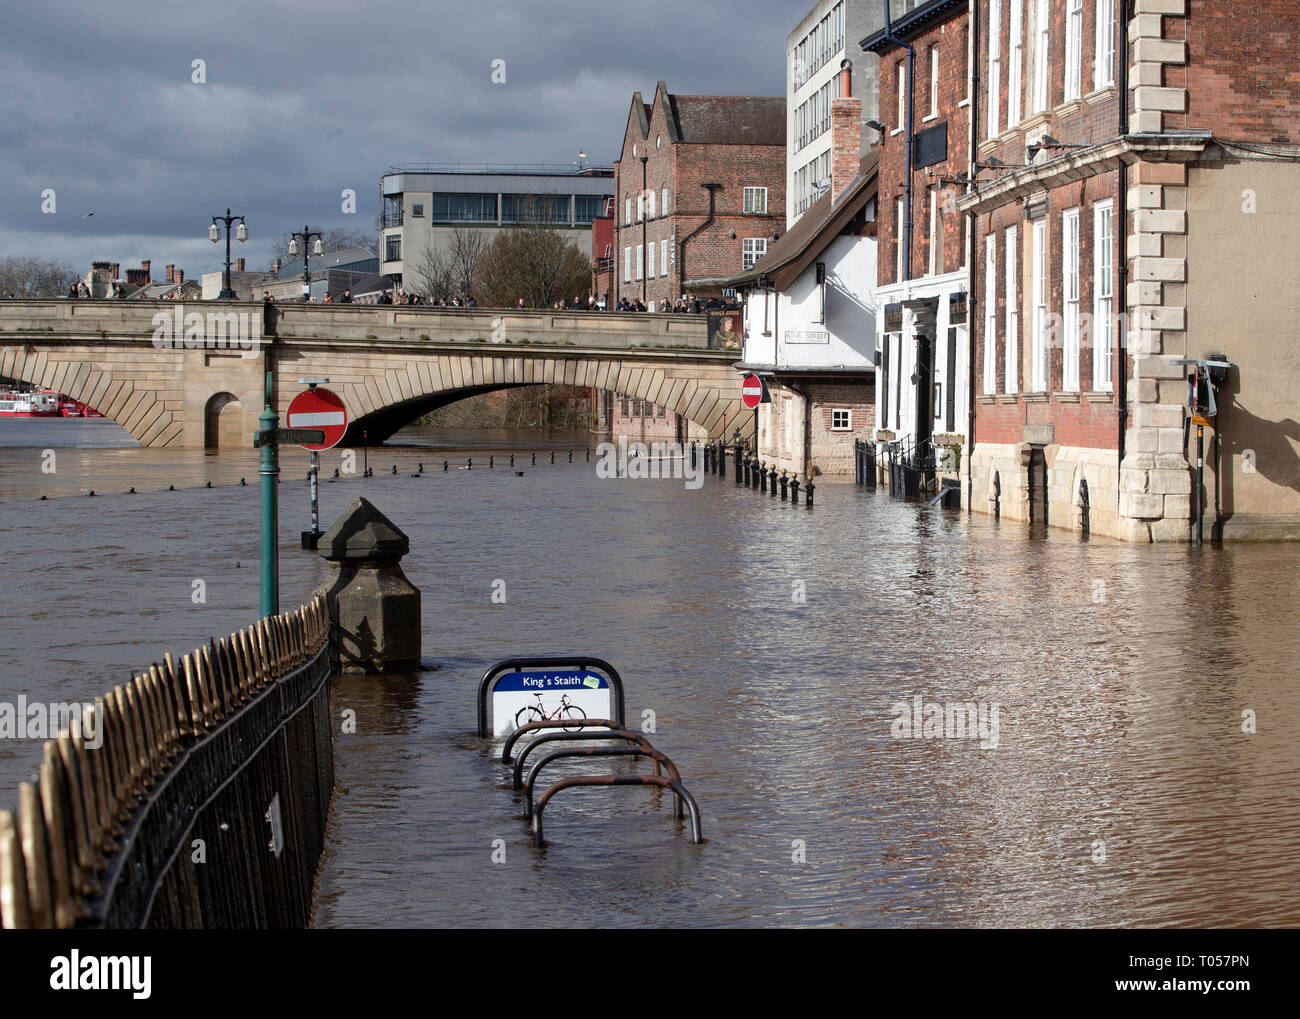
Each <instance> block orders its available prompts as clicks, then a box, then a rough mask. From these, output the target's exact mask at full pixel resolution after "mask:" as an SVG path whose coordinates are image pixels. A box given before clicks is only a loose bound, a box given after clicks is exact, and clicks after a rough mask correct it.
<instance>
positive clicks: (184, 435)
mask: <svg viewBox="0 0 1300 1019" xmlns="http://www.w3.org/2000/svg"><path fill="white" fill-rule="evenodd" d="M740 353H741V352H740V351H739V350H725V351H724V350H709V349H707V337H706V324H705V319H704V317H703V316H695V315H662V314H659V315H654V314H636V313H604V312H583V311H564V312H560V311H524V310H518V311H514V310H511V311H502V310H492V309H484V308H429V307H422V306H418V305H417V306H406V305H317V304H287V305H274V306H263V304H262V303H261V302H234V301H222V302H215V301H209V302H191V303H184V304H182V303H180V302H173V301H77V300H66V299H60V300H42V301H21V300H12V301H11V300H5V301H0V379H6V380H11V381H14V382H24V383H29V384H31V385H33V386H37V387H40V388H43V389H51V390H56V391H58V392H60V393H63V394H64V395H66V396H69V397H72V398H73V399H76V400H80V401H82V402H83V403H86V404H88V405H89V406H91V407H93V408H95V409H96V410H98V411H99V412H100V413H101V414H103V415H104V416H105V417H109V418H112V419H113V420H114V421H116V422H117V423H118V424H120V425H121V426H122V427H123V428H125V429H126V430H127V431H128V432H130V433H131V435H132V436H134V437H135V438H136V439H137V440H138V441H139V442H140V443H141V444H142V445H145V446H182V447H207V448H214V447H218V446H224V447H231V446H240V447H243V448H248V447H249V446H251V443H252V436H253V433H254V432H255V431H257V429H258V421H257V418H258V415H259V414H261V412H262V410H263V408H264V406H265V404H264V398H263V394H264V391H265V389H264V387H265V377H266V375H265V373H266V372H268V371H269V372H271V373H272V385H273V393H274V395H275V404H276V409H277V411H278V412H279V413H280V414H281V424H283V423H284V421H283V415H284V412H285V408H286V407H287V405H288V402H289V400H290V399H292V398H293V396H294V395H295V394H296V393H297V392H299V391H300V390H301V389H302V388H303V387H302V386H301V385H299V384H298V382H297V380H298V379H300V378H309V377H310V378H328V379H329V380H330V383H329V388H330V389H332V390H333V391H334V392H336V393H337V394H338V395H339V396H340V397H342V398H343V400H344V402H345V404H346V405H347V408H348V420H349V423H350V428H349V433H348V436H347V437H346V438H345V440H344V441H345V443H347V444H349V445H360V444H361V441H360V440H361V432H362V431H363V430H364V431H365V432H366V433H367V434H368V441H369V442H370V443H371V444H372V445H373V444H376V443H379V442H382V441H383V440H384V439H386V438H388V437H389V436H390V435H392V434H393V432H395V431H397V430H398V429H399V428H401V427H403V426H404V425H406V424H409V423H410V422H412V421H414V420H415V419H416V418H418V417H420V416H421V415H423V414H426V413H428V412H429V411H431V410H434V409H436V408H438V407H441V406H444V405H446V404H448V403H453V402H455V401H456V400H460V399H464V398H465V397H467V396H473V395H476V394H478V393H486V392H490V391H492V390H496V389H510V388H514V387H518V386H527V385H536V384H541V383H558V384H565V385H572V386H589V387H592V388H593V389H606V390H610V391H612V392H618V393H624V394H626V395H628V396H630V397H634V398H637V399H641V400H646V401H649V402H652V403H657V404H659V405H661V406H664V407H667V408H669V409H670V410H672V411H675V412H676V413H678V414H681V415H682V416H683V417H685V418H686V419H688V420H690V421H693V422H695V423H696V424H699V425H701V426H702V427H704V428H705V429H706V430H707V431H708V433H709V435H710V436H711V437H718V436H725V435H730V434H731V431H732V429H733V428H735V427H737V426H739V425H741V423H742V421H743V420H747V419H748V414H749V412H747V411H745V410H744V409H743V408H742V406H741V404H740V376H739V375H738V374H737V373H736V371H735V369H734V367H733V365H734V364H735V362H736V361H738V360H739V359H740Z"/></svg>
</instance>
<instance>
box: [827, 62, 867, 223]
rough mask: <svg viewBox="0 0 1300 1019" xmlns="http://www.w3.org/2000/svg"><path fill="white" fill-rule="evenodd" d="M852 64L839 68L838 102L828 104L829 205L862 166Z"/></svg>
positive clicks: (859, 117)
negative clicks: (829, 117) (853, 93)
mask: <svg viewBox="0 0 1300 1019" xmlns="http://www.w3.org/2000/svg"><path fill="white" fill-rule="evenodd" d="M852 91H853V64H852V63H851V62H850V61H848V60H845V61H844V62H843V63H841V64H840V94H839V98H837V99H832V100H831V201H832V202H834V201H836V200H837V199H838V198H839V197H840V195H841V194H843V193H844V189H845V188H847V187H848V186H849V183H850V182H851V181H852V180H853V179H854V178H855V177H856V176H857V175H858V170H859V169H860V168H861V166H862V100H861V99H854V98H853V96H852Z"/></svg>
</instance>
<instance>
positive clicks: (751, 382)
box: [740, 375, 763, 410]
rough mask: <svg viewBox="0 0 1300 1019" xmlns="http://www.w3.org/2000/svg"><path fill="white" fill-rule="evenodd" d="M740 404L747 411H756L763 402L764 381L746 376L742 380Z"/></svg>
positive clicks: (756, 377) (754, 376) (755, 376)
mask: <svg viewBox="0 0 1300 1019" xmlns="http://www.w3.org/2000/svg"><path fill="white" fill-rule="evenodd" d="M740 402H741V403H743V404H744V405H745V409H746V410H754V409H755V408H756V407H757V406H758V405H759V404H760V403H762V402H763V380H762V379H760V378H759V377H758V376H757V375H746V376H745V377H744V378H743V379H742V380H741V382H740Z"/></svg>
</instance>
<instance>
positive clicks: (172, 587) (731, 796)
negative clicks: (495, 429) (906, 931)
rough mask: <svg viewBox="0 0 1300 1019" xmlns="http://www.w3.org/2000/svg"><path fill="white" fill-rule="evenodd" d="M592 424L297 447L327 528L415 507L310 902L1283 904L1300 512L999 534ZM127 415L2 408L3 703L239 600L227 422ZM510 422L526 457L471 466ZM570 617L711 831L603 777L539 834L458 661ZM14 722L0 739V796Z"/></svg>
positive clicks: (1025, 919) (996, 527)
mask: <svg viewBox="0 0 1300 1019" xmlns="http://www.w3.org/2000/svg"><path fill="white" fill-rule="evenodd" d="M584 442H585V437H584V436H582V435H550V436H540V437H539V436H537V435H536V434H535V433H526V434H518V435H486V436H484V435H478V434H476V433H455V432H448V431H446V430H443V431H430V430H425V431H423V432H420V433H411V432H406V433H400V434H399V435H398V436H397V437H395V440H394V443H393V444H391V445H389V446H387V447H385V448H383V449H382V450H371V451H370V453H369V463H370V466H372V467H373V468H374V469H375V476H374V477H373V478H370V479H362V478H361V477H359V476H352V477H344V478H341V479H340V480H338V481H337V482H334V481H330V480H328V479H329V475H330V474H331V473H332V470H333V468H334V466H337V465H338V463H339V458H338V452H337V451H336V452H334V453H327V454H324V455H323V456H322V477H323V479H326V480H325V483H323V484H322V486H321V519H322V523H323V524H324V525H326V526H328V524H329V523H330V522H332V521H333V520H334V519H335V518H336V517H337V516H338V515H339V514H340V513H342V512H343V511H344V510H345V509H346V507H347V506H348V504H349V503H350V502H351V501H352V500H353V499H354V498H355V497H356V496H358V495H362V494H364V495H365V496H366V498H367V499H369V500H370V501H372V502H373V503H374V504H375V506H376V507H377V508H378V509H379V510H380V511H381V512H383V513H384V514H386V515H387V516H388V517H389V518H390V519H392V520H393V521H394V522H395V523H396V524H397V525H398V526H399V527H401V528H402V529H403V530H404V531H405V532H406V533H407V534H408V535H409V536H410V539H411V552H410V554H409V555H408V556H407V557H406V558H405V559H404V560H403V563H402V566H403V569H404V571H405V573H406V575H407V577H408V578H409V579H410V580H411V582H412V583H414V584H415V585H416V586H417V587H419V588H420V589H421V592H422V602H423V604H422V613H423V657H424V669H423V671H421V672H420V673H418V674H416V675H410V676H397V677H384V678H373V677H370V678H361V677H341V678H337V679H336V680H335V681H334V703H333V712H334V714H335V716H336V717H341V715H342V713H343V712H344V711H345V709H351V710H353V711H355V717H356V732H355V733H342V732H340V734H339V736H338V738H337V743H336V766H337V781H338V789H337V791H336V796H335V802H334V816H333V819H332V822H331V831H330V844H329V846H328V848H327V850H326V858H325V861H324V863H323V865H322V871H321V876H320V882H319V889H318V896H317V905H316V924H317V925H318V926H321V927H381V926H383V927H388V926H410V927H423V926H511V927H514V926H596V927H633V926H676V925H683V926H685V925H691V926H719V927H721V926H759V925H791V926H794V925H853V926H970V927H974V926H1081V925H1094V926H1197V927H1200V926H1256V925H1259V926H1295V925H1297V924H1300V866H1298V865H1297V858H1296V852H1295V848H1294V847H1295V845H1296V843H1297V842H1298V841H1300V802H1298V800H1300V798H1298V797H1297V794H1296V791H1295V789H1296V776H1297V775H1298V774H1300V666H1297V664H1296V662H1297V660H1300V627H1297V625H1296V605H1297V598H1298V596H1300V548H1298V547H1296V546H1294V545H1286V546H1282V545H1277V546H1263V545H1260V546H1247V545H1242V546H1229V547H1227V548H1222V549H1220V548H1214V547H1210V546H1207V547H1205V548H1203V549H1200V550H1192V549H1188V548H1185V547H1182V546H1169V547H1160V546H1156V547H1143V546H1131V545H1124V544H1119V543H1114V542H1109V541H1105V540H1101V539H1097V540H1094V541H1092V542H1090V543H1081V542H1079V541H1078V540H1077V539H1076V538H1074V537H1072V536H1070V535H1069V534H1066V533H1065V532H1058V531H1052V532H1049V533H1048V534H1047V535H1046V537H1044V538H1038V539H1036V540H1029V539H1028V537H1027V535H1026V533H1025V531H1024V529H1023V527H1021V526H1020V525H1017V524H999V523H997V522H995V521H993V520H991V519H990V518H987V517H983V516H977V517H973V518H972V517H967V516H966V515H964V514H957V513H950V512H945V511H941V510H930V509H926V508H924V507H920V506H917V505H915V504H908V503H902V502H896V501H892V500H890V499H889V497H888V496H887V495H885V494H884V493H875V492H864V491H860V490H857V489H855V488H854V487H852V486H851V485H848V484H841V483H833V482H826V483H824V484H819V485H818V487H817V505H816V507H815V508H814V509H812V510H808V509H806V508H805V507H803V506H800V507H798V508H794V507H791V506H790V504H789V503H784V502H782V501H781V500H780V499H772V498H770V497H768V496H762V495H759V494H758V493H757V492H752V491H749V490H747V489H741V488H738V487H737V486H736V485H735V484H734V483H733V482H732V481H730V480H727V481H725V482H724V481H720V480H719V479H717V478H715V477H710V476H706V477H705V479H704V484H703V486H702V487H701V488H699V489H698V490H691V489H688V488H687V487H685V486H684V485H683V484H682V482H681V481H670V480H653V481H652V480H627V479H623V480H599V479H597V478H596V476H595V459H594V457H593V461H592V463H591V464H586V463H584V462H581V461H582V459H583V457H582V453H581V452H579V453H577V454H576V455H575V457H574V460H575V462H574V463H573V464H572V465H570V464H567V463H566V462H564V461H565V456H564V454H563V450H566V449H567V448H569V446H570V445H573V446H576V447H578V448H579V449H580V448H581V446H582V444H583V443H584ZM128 443H129V439H126V438H125V437H124V433H122V432H121V430H120V429H117V428H116V426H114V425H112V424H111V423H109V422H103V421H80V422H77V421H66V422H65V421H58V420H55V421H48V422H47V421H39V420H37V421H15V422H0V534H2V535H3V548H4V563H5V583H4V585H3V587H2V588H0V618H3V620H4V623H3V626H4V629H3V634H4V636H3V639H2V640H0V700H12V699H13V698H15V697H16V696H17V695H19V694H24V695H26V696H27V697H28V698H37V697H39V698H43V699H46V700H68V701H71V700H81V699H89V698H92V697H93V696H95V695H96V694H99V693H101V692H102V691H103V690H104V689H105V688H107V687H109V686H111V685H112V684H113V683H116V682H120V681H121V680H122V679H124V678H126V675H127V673H128V671H129V670H132V669H138V668H140V667H141V666H143V665H146V664H147V663H149V662H151V661H153V660H155V659H157V658H159V657H160V656H161V655H162V653H163V652H164V651H168V650H170V651H173V652H176V651H184V650H188V649H189V648H192V647H193V646H195V645H196V644H198V643H200V642H204V641H206V640H207V638H208V636H209V635H213V634H215V635H220V634H224V633H226V632H228V631H230V630H231V629H233V628H235V627H238V626H243V625H247V624H248V623H249V622H251V621H252V620H253V619H254V618H256V616H257V605H258V590H257V541H258V538H257V530H256V527H257V510H258V496H257V476H256V474H257V472H256V453H255V452H254V451H253V450H251V449H250V450H248V451H246V452H239V453H234V454H231V453H224V452H223V453H222V454H220V455H210V456H205V455H203V454H202V453H199V452H194V451H179V450H152V449H140V448H137V447H134V446H131V445H129V444H128ZM532 448H536V449H538V450H540V451H542V455H539V456H538V465H537V466H536V467H535V468H534V467H532V466H524V467H522V468H521V469H523V471H524V474H523V476H522V477H519V476H517V475H516V474H515V473H513V472H511V471H509V470H505V469H503V466H502V465H501V464H498V467H497V469H495V470H493V471H489V470H486V469H483V468H482V465H481V464H480V457H482V458H483V459H484V460H485V459H486V456H488V455H489V453H490V452H495V451H510V450H513V451H516V452H521V453H522V452H525V451H531V449H532ZM46 449H53V450H54V451H55V454H56V461H57V470H56V471H55V473H54V474H43V473H42V472H41V463H42V454H43V451H44V450H46ZM549 449H556V450H557V451H560V453H559V455H557V457H556V461H557V462H556V464H555V465H554V466H550V465H549V463H547V458H546V456H545V455H544V454H545V451H547V450H549ZM466 451H469V452H470V455H473V456H474V457H475V463H476V467H475V469H474V470H473V471H465V470H457V469H456V466H457V465H456V464H455V462H454V457H455V455H456V454H460V459H461V463H462V464H463V462H464V460H463V456H464V455H465V453H466ZM444 456H447V457H450V458H453V464H452V470H450V471H448V472H446V473H443V471H442V470H441V460H442V458H443V457H444ZM360 459H361V457H360V456H358V463H360ZM420 461H423V462H424V465H425V474H424V476H422V477H410V475H411V474H412V473H413V472H414V471H415V470H416V466H417V464H418V463H419V462H420ZM520 463H521V464H522V463H523V461H522V460H521V461H520ZM306 464H307V456H306V454H305V453H303V452H301V451H298V450H294V451H293V452H290V453H286V454H285V455H284V456H283V457H282V470H283V474H282V479H283V483H282V486H281V493H280V504H281V541H282V547H281V583H282V593H281V600H282V604H283V605H285V606H289V605H293V604H296V603H297V601H299V600H300V599H302V598H304V597H305V596H306V595H307V594H308V593H309V592H310V591H311V590H313V589H314V588H315V587H316V586H318V585H319V584H320V583H322V582H323V581H324V580H325V579H326V576H327V572H328V571H327V568H326V566H325V564H324V562H323V561H322V560H321V559H320V558H319V557H318V556H316V555H314V554H312V553H308V552H303V551H301V550H300V549H299V548H298V532H299V531H300V530H302V529H303V528H304V527H305V526H306V521H307V494H306V492H307V486H306V481H305V479H304V478H305V471H306ZM394 464H396V465H397V467H398V474H397V475H395V476H394V475H392V474H391V473H390V471H391V467H392V465H394ZM435 465H436V469H434V468H435ZM241 477H245V478H247V481H248V484H247V486H246V487H240V485H239V479H240V478H241ZM209 481H211V482H212V484H213V486H214V487H213V488H212V489H207V488H205V487H203V486H204V485H205V484H206V483H207V482H209ZM168 485H175V486H176V491H168V490H167V488H168ZM132 486H134V487H135V488H136V490H137V492H136V494H134V495H129V494H125V493H126V491H127V489H128V488H130V487H132ZM90 488H94V489H95V490H96V492H97V494H96V496H95V497H94V498H93V499H92V498H90V497H88V496H87V495H86V494H85V493H86V491H87V490H89V489H90ZM41 494H45V495H47V496H48V497H49V498H48V500H47V501H44V502H41V501H39V497H40V495H41ZM196 580H202V581H203V582H204V583H203V589H204V591H205V597H206V601H205V602H203V603H196V602H195V601H194V598H193V592H194V590H195V585H194V582H195V581H196ZM496 581H504V588H505V591H506V600H505V603H504V604H500V603H494V601H493V599H492V592H493V589H494V582H496ZM1170 592H1176V594H1175V595H1174V596H1172V597H1171V595H1170ZM564 652H586V653H589V654H595V655H598V656H600V657H603V658H605V659H607V660H609V661H610V662H612V663H614V664H615V665H616V666H617V667H618V668H619V670H620V671H621V673H622V675H623V678H624V681H625V683H626V685H627V719H628V722H629V724H630V725H631V727H633V728H638V729H639V728H641V727H642V725H643V724H645V725H649V724H650V720H651V719H652V720H653V726H654V734H653V735H652V737H651V738H652V740H653V742H654V744H655V746H656V747H658V748H660V749H662V750H663V751H664V752H665V753H667V754H668V755H669V756H670V757H672V759H673V760H674V761H675V762H676V763H677V765H678V766H679V767H680V769H681V771H682V773H683V776H684V779H685V782H686V785H687V786H688V787H689V788H690V790H691V792H692V793H693V794H694V795H695V797H696V799H697V800H698V801H699V803H700V806H701V808H702V812H703V826H704V835H705V840H706V841H705V843H704V844H703V845H700V846H696V845H692V844H691V843H690V842H689V840H688V839H687V838H686V835H685V832H684V831H683V830H682V829H681V828H680V827H679V826H678V825H675V824H674V822H673V821H672V812H671V804H670V803H669V802H668V801H666V800H657V799H656V798H654V797H653V796H652V794H651V793H650V792H649V791H647V790H643V789H633V788H624V789H612V790H574V791H569V792H566V793H564V794H562V795H561V796H560V797H558V798H557V799H556V800H555V802H554V803H553V804H552V805H551V806H550V807H549V808H548V811H547V814H546V832H547V837H548V838H549V840H550V842H551V845H550V846H549V847H548V848H547V849H545V850H535V849H533V848H532V844H531V838H530V837H529V835H528V832H527V829H526V826H525V823H524V821H523V820H522V819H521V809H520V803H519V800H518V798H517V797H516V796H515V795H514V794H512V792H511V791H510V789H509V788H508V773H507V772H506V770H505V769H504V768H503V767H502V766H501V765H500V763H499V761H498V760H497V759H496V756H497V755H498V754H499V749H500V748H499V744H495V743H489V742H485V741H480V740H478V739H477V737H476V736H475V728H474V727H475V714H474V699H475V692H476V689H477V684H478V680H479V679H480V677H481V676H482V674H483V672H484V671H485V669H486V668H487V667H488V666H489V665H491V664H492V663H493V662H494V661H496V660H498V659H502V658H506V657H510V656H515V655H523V654H559V653H564ZM917 698H920V702H921V703H924V704H932V703H939V704H944V703H951V702H976V703H979V704H981V705H986V706H988V707H989V708H990V709H991V708H993V707H996V708H997V727H996V731H992V730H990V731H988V732H986V733H985V738H984V739H982V740H981V739H972V738H964V739H963V738H925V737H924V734H923V733H921V732H920V726H919V723H918V732H919V733H920V738H910V737H909V736H907V735H904V733H905V732H910V731H911V730H910V727H904V726H901V725H899V724H897V723H896V719H897V718H898V717H899V709H898V707H897V706H898V705H906V706H909V707H910V706H911V705H913V704H915V703H917V701H916V699H917ZM648 713H651V714H648ZM1243 713H1247V716H1248V717H1249V718H1252V719H1253V720H1254V728H1255V731H1254V732H1253V733H1249V732H1243ZM896 733H897V734H898V735H895V734H896ZM982 743H983V744H984V745H981V744H982ZM38 756H39V744H38V743H36V742H33V741H14V740H0V789H3V790H5V793H4V798H5V800H6V801H8V802H12V801H13V799H14V798H15V797H14V789H15V786H16V783H17V782H19V781H22V780H24V779H26V778H28V777H29V776H30V772H31V770H32V769H33V767H34V766H35V764H36V763H37V761H38ZM584 767H585V766H582V765H574V764H572V763H570V764H568V765H556V766H554V768H553V769H550V770H548V773H547V774H548V775H550V774H551V773H552V771H553V772H554V776H555V777H559V776H560V775H561V774H577V773H581V772H582V771H583V770H584ZM591 770H592V773H595V771H597V770H600V771H606V772H607V771H608V770H610V769H609V768H608V766H606V767H603V768H600V769H596V768H592V769H591ZM616 770H622V771H625V772H627V773H632V772H648V766H647V765H644V764H641V765H634V764H629V763H623V764H619V765H617V766H616ZM496 840H502V841H503V843H504V860H503V862H494V858H495V859H500V858H501V855H502V854H501V852H500V848H501V842H496ZM494 843H495V846H494Z"/></svg>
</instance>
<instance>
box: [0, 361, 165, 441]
mask: <svg viewBox="0 0 1300 1019" xmlns="http://www.w3.org/2000/svg"><path fill="white" fill-rule="evenodd" d="M107 357H108V354H107V352H105V353H104V358H105V359H103V360H92V359H90V358H86V357H85V356H84V352H83V351H73V350H67V351H63V350H57V351H53V350H51V351H47V350H37V349H35V348H34V346H33V345H32V344H30V343H25V344H22V345H16V346H5V347H3V348H0V377H3V378H7V379H12V380H13V381H15V382H25V383H27V384H28V385H31V386H35V387H37V388H39V389H50V390H54V391H55V392H57V393H62V394H63V395H64V396H67V397H70V398H71V399H74V400H78V401H80V402H81V403H84V404H85V405H86V406H88V407H91V408H93V409H94V410H97V411H99V413H100V414H103V415H104V417H106V418H109V419H110V420H112V421H116V422H117V423H118V424H119V425H121V426H122V427H123V428H124V429H126V431H127V432H128V433H129V434H130V435H131V437H132V438H133V439H135V440H136V441H137V442H139V443H140V445H142V446H169V445H179V444H180V442H181V439H182V436H183V433H184V422H183V419H182V416H181V412H180V407H181V398H180V395H179V394H178V393H168V392H167V391H166V384H165V383H162V382H159V381H156V380H150V379H148V378H145V377H141V376H143V375H144V373H143V372H140V371H132V370H131V368H130V367H129V366H127V367H125V369H124V370H123V369H118V370H116V371H115V369H114V368H113V366H112V365H111V364H110V363H109V361H108V360H107ZM176 374H177V376H179V372H177V373H176ZM124 375H125V376H135V377H123V376H124ZM169 396H170V397H172V398H171V399H169Z"/></svg>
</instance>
